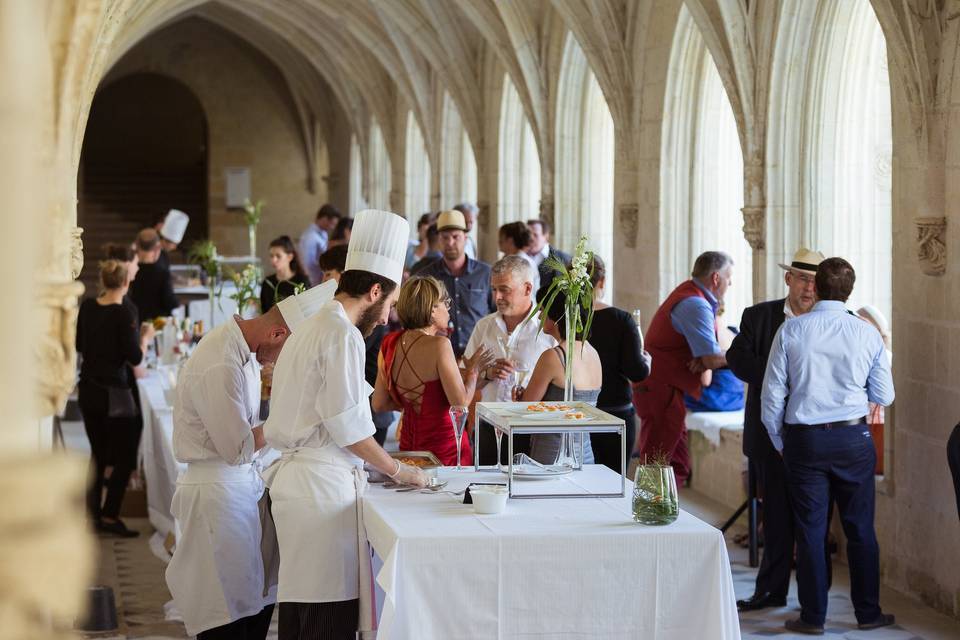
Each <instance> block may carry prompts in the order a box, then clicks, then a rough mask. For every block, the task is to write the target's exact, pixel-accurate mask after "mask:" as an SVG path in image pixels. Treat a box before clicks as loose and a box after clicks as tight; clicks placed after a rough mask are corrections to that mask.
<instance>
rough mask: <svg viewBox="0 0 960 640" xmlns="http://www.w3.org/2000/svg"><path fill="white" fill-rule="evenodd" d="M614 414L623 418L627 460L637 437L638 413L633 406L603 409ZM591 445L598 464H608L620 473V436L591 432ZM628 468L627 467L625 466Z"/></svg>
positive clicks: (594, 458)
mask: <svg viewBox="0 0 960 640" xmlns="http://www.w3.org/2000/svg"><path fill="white" fill-rule="evenodd" d="M601 410H602V411H606V412H607V413H609V414H610V415H612V416H616V417H618V418H620V419H621V420H623V424H624V427H625V431H626V433H624V435H623V438H624V444H625V445H626V450H627V460H628V461H629V460H630V454H631V453H633V445H634V443H635V442H636V439H637V414H636V411H634V409H633V407H630V409H629V410H626V411H611V410H610V409H603V408H602V407H601ZM590 446H591V447H593V460H594V462H596V463H597V464H604V465H607V466H608V467H609V468H610V469H612V470H614V471H616V472H617V473H620V458H621V455H620V436H618V435H617V434H615V433H591V434H590ZM624 470H626V467H624Z"/></svg>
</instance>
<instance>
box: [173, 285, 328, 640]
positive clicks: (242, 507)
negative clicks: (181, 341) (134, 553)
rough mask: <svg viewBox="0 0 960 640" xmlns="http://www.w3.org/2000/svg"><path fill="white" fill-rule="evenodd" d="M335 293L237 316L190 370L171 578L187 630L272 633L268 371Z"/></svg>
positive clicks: (204, 638)
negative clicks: (266, 535) (264, 372)
mask: <svg viewBox="0 0 960 640" xmlns="http://www.w3.org/2000/svg"><path fill="white" fill-rule="evenodd" d="M335 288H336V286H335V285H333V284H331V285H329V286H326V287H317V288H315V289H312V290H310V291H309V292H305V293H303V294H302V295H298V296H292V297H289V298H286V299H284V300H282V301H280V303H278V304H277V305H276V306H274V307H273V308H272V309H270V311H268V312H267V313H266V314H264V315H262V316H260V317H258V318H253V319H251V320H243V319H241V318H240V317H239V316H234V317H233V318H232V320H231V321H228V322H226V323H224V324H222V325H220V326H219V327H217V328H216V329H214V330H212V331H211V332H209V333H208V334H207V335H206V336H204V338H203V340H201V341H200V343H199V344H198V345H197V348H196V350H195V351H194V352H193V355H192V356H191V357H190V359H189V360H188V361H187V364H186V366H184V368H183V371H182V372H181V373H180V376H179V380H178V384H177V397H176V401H175V403H174V409H173V452H174V455H175V456H176V458H177V460H178V461H179V462H184V463H186V464H187V469H186V471H185V472H184V473H183V474H181V476H180V478H179V479H178V480H177V489H176V492H175V493H174V494H173V500H172V503H171V511H172V512H173V515H174V518H175V519H176V527H177V549H176V551H175V552H174V554H173V558H172V559H171V560H170V564H169V566H168V567H167V572H166V578H167V586H168V587H169V588H170V593H171V594H172V595H173V599H174V602H175V603H176V605H177V609H178V610H179V611H180V613H181V615H182V616H183V621H184V624H185V625H186V628H187V632H188V633H189V634H191V635H197V634H199V635H198V638H199V639H200V640H211V639H218V638H250V639H255V638H259V639H263V638H265V637H266V634H267V630H268V629H269V626H270V618H271V616H272V614H273V605H274V602H275V601H276V589H275V588H273V587H270V588H268V585H267V584H266V581H265V577H264V566H263V560H262V557H261V552H260V541H261V535H262V532H261V528H260V511H259V508H258V505H257V502H258V500H259V498H260V496H261V494H262V493H263V482H262V481H261V479H260V475H259V473H258V471H257V468H256V466H255V464H254V463H255V462H256V461H258V459H259V458H260V456H261V450H262V449H263V447H264V444H265V440H264V437H263V429H262V426H260V425H259V424H257V423H258V422H259V410H260V365H272V364H273V362H274V361H275V360H276V359H277V356H278V355H279V353H280V349H281V348H282V347H283V345H284V343H285V342H286V340H287V337H288V336H289V335H290V334H291V332H292V331H294V330H295V328H296V327H297V325H298V324H299V323H300V322H301V321H302V320H303V319H304V318H305V317H308V316H309V315H311V314H312V313H314V312H316V311H317V310H318V309H319V308H320V305H322V304H323V303H324V302H325V301H326V300H328V299H330V298H332V297H333V290H334V289H335ZM254 425H256V426H254Z"/></svg>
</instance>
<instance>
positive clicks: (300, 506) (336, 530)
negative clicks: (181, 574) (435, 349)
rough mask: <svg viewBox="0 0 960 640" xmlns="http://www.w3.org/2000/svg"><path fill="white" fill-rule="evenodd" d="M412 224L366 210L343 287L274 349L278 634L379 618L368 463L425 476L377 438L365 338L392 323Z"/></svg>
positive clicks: (403, 475)
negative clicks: (373, 599)
mask: <svg viewBox="0 0 960 640" xmlns="http://www.w3.org/2000/svg"><path fill="white" fill-rule="evenodd" d="M409 235H410V232H409V227H408V225H407V221H406V220H405V219H404V218H401V217H400V216H398V215H396V214H393V213H389V212H386V211H372V210H368V211H361V212H360V213H358V214H357V216H356V218H355V219H354V225H353V233H352V234H351V237H350V245H349V250H348V252H347V260H346V268H345V270H344V272H343V274H342V275H341V276H340V282H339V285H338V287H337V293H336V296H335V297H334V299H333V300H332V301H331V302H329V303H327V304H326V305H325V306H324V307H323V309H321V310H320V312H319V313H318V314H317V315H316V316H314V317H313V318H311V319H310V320H308V321H306V322H305V323H304V325H303V327H301V328H300V329H299V330H298V331H297V332H296V333H295V334H294V335H293V336H292V337H291V338H290V341H289V342H288V343H287V346H286V348H284V350H283V352H282V353H281V354H280V358H279V359H278V360H277V364H276V368H275V370H274V374H273V390H272V400H271V413H270V417H269V419H268V420H267V422H266V424H265V425H264V435H265V436H266V439H267V442H268V443H269V444H270V446H271V447H274V448H275V449H277V450H279V451H280V452H281V453H282V458H281V459H280V460H279V461H278V462H277V463H275V464H274V465H273V467H271V469H270V470H269V472H268V474H267V475H266V480H267V483H268V484H269V486H270V498H271V500H272V513H273V520H274V523H275V524H276V529H277V541H278V543H279V547H280V585H279V591H278V593H277V601H278V602H279V603H280V630H279V631H280V636H279V637H280V640H293V639H300V638H303V639H306V638H309V639H311V640H315V639H317V638H322V639H323V640H327V639H331V640H332V639H336V640H339V639H341V638H343V639H344V640H353V639H354V638H355V636H356V633H357V630H358V628H359V629H360V630H361V631H367V630H369V629H371V628H372V626H373V615H372V611H371V608H370V598H369V596H370V590H371V586H372V585H371V582H370V579H371V576H370V566H369V563H370V555H369V551H368V546H367V541H366V533H365V531H364V529H363V524H362V521H361V518H362V511H361V509H360V508H359V504H358V498H359V497H360V496H361V495H362V494H363V492H364V490H365V488H366V475H365V474H364V472H363V467H362V465H363V462H364V461H366V462H367V463H369V464H370V465H371V466H373V467H374V468H376V469H378V470H379V471H381V472H383V473H385V474H386V475H388V476H390V477H391V478H393V479H394V480H396V481H398V482H400V483H403V484H409V485H413V486H419V487H423V486H425V485H426V483H427V479H426V476H425V475H424V474H423V472H422V471H420V470H419V469H417V468H415V467H411V466H408V465H405V464H401V463H399V462H398V461H396V460H394V459H393V458H391V457H390V456H389V455H387V453H386V452H385V451H384V450H383V449H382V448H381V447H380V445H379V444H377V442H376V440H374V438H373V434H374V432H375V429H374V424H373V419H372V417H371V414H370V402H369V400H368V398H369V396H370V394H371V392H372V391H373V388H372V387H370V385H369V384H367V382H366V380H365V379H364V360H365V350H364V342H363V338H364V336H366V335H369V334H370V333H371V332H372V331H373V329H374V328H375V327H376V326H377V325H383V324H386V322H387V316H388V314H389V313H390V308H391V306H392V305H393V304H394V302H395V301H396V298H397V295H398V284H399V283H400V278H401V276H402V274H403V263H404V258H405V256H406V245H407V239H408V238H409Z"/></svg>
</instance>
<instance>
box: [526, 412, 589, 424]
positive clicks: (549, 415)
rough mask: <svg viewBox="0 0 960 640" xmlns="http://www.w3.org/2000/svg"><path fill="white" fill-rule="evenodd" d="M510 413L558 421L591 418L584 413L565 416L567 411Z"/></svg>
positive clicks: (531, 418) (533, 418) (527, 418)
mask: <svg viewBox="0 0 960 640" xmlns="http://www.w3.org/2000/svg"><path fill="white" fill-rule="evenodd" d="M510 413H511V414H513V415H515V416H516V417H518V418H523V419H524V420H554V421H556V422H559V423H563V422H573V423H576V422H587V421H588V420H593V416H591V415H590V414H584V416H583V417H582V418H567V417H566V415H567V414H568V413H570V412H569V411H511V412H510Z"/></svg>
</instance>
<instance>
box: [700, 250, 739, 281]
mask: <svg viewBox="0 0 960 640" xmlns="http://www.w3.org/2000/svg"><path fill="white" fill-rule="evenodd" d="M732 266H733V258H731V257H730V254H729V253H724V252H723V251H704V252H703V253H701V254H700V255H699V256H697V261H696V262H694V263H693V273H692V274H691V275H692V276H693V277H694V278H696V279H698V280H702V279H704V278H709V277H710V276H711V275H712V274H714V273H717V272H719V271H723V270H724V269H726V268H727V267H732Z"/></svg>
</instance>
